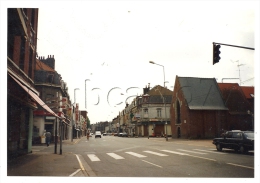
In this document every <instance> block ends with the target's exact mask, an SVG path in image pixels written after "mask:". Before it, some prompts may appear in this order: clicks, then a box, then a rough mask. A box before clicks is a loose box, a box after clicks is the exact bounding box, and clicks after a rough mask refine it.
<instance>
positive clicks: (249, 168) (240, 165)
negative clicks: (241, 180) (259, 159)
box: [227, 163, 254, 169]
mask: <svg viewBox="0 0 260 183" xmlns="http://www.w3.org/2000/svg"><path fill="white" fill-rule="evenodd" d="M227 164H228V165H233V166H239V167H243V168H249V169H254V168H253V167H249V166H244V165H238V164H233V163H227Z"/></svg>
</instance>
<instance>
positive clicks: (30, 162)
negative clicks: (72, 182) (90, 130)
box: [7, 137, 83, 177]
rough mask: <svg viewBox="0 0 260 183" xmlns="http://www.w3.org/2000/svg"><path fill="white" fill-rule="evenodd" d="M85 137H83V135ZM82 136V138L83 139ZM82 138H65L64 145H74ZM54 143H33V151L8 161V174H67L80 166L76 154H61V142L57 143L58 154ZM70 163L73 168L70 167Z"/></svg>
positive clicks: (66, 175)
mask: <svg viewBox="0 0 260 183" xmlns="http://www.w3.org/2000/svg"><path fill="white" fill-rule="evenodd" d="M82 138H83V137H82ZM82 138H81V139H82ZM81 139H73V142H71V140H63V141H62V145H63V146H64V145H73V144H76V143H78V142H79V141H80V140H81ZM54 145H55V144H54V143H51V144H50V146H49V147H47V146H46V144H37V145H33V147H32V153H30V154H26V155H22V156H19V157H17V158H15V159H13V160H11V161H8V162H7V176H65V177H68V176H69V175H71V174H72V173H73V172H75V170H76V169H75V168H74V167H75V166H76V167H77V168H79V166H78V161H77V159H76V156H75V155H74V154H73V153H71V152H64V151H63V152H62V154H60V144H59V143H58V144H57V152H56V153H57V154H55V153H54ZM68 165H75V166H74V167H73V166H69V167H72V168H68Z"/></svg>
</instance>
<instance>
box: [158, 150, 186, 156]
mask: <svg viewBox="0 0 260 183" xmlns="http://www.w3.org/2000/svg"><path fill="white" fill-rule="evenodd" d="M161 151H164V152H168V153H173V154H178V155H187V154H185V153H180V152H177V151H170V150H161Z"/></svg>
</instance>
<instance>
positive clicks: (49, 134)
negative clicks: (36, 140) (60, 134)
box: [45, 132, 51, 147]
mask: <svg viewBox="0 0 260 183" xmlns="http://www.w3.org/2000/svg"><path fill="white" fill-rule="evenodd" d="M45 136H46V144H47V147H48V146H49V145H50V143H51V132H46V134H45Z"/></svg>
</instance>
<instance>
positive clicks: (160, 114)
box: [157, 108, 162, 117]
mask: <svg viewBox="0 0 260 183" xmlns="http://www.w3.org/2000/svg"><path fill="white" fill-rule="evenodd" d="M157 117H162V109H161V108H158V109H157Z"/></svg>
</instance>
